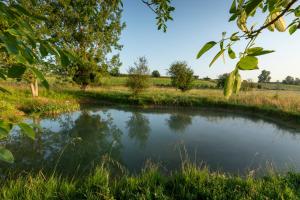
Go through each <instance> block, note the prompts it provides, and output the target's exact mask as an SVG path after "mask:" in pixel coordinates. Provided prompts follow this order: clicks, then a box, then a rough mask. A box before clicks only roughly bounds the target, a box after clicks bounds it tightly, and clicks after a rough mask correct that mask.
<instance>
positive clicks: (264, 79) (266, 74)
mask: <svg viewBox="0 0 300 200" xmlns="http://www.w3.org/2000/svg"><path fill="white" fill-rule="evenodd" d="M270 75H271V72H270V71H267V70H262V71H261V74H260V75H259V76H258V82H259V83H268V82H270V80H271V76H270Z"/></svg>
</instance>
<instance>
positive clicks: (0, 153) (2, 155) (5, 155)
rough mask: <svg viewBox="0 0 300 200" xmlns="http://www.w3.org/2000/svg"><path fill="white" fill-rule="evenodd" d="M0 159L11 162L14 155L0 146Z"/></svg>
mask: <svg viewBox="0 0 300 200" xmlns="http://www.w3.org/2000/svg"><path fill="white" fill-rule="evenodd" d="M0 160H2V161H4V162H7V163H10V164H12V163H14V156H13V155H12V153H11V152H10V151H9V150H7V149H5V148H4V147H0Z"/></svg>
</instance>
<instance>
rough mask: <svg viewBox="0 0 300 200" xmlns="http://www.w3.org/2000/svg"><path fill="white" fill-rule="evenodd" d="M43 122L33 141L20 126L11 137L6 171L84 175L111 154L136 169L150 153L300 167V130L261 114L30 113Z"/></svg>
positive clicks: (225, 166)
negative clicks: (41, 115)
mask: <svg viewBox="0 0 300 200" xmlns="http://www.w3.org/2000/svg"><path fill="white" fill-rule="evenodd" d="M28 121H29V122H30V123H34V124H36V125H39V126H40V127H41V129H36V132H37V136H36V140H35V141H32V140H30V139H28V138H26V137H23V136H22V134H20V131H19V130H18V129H15V130H14V133H13V134H12V137H11V138H10V139H9V140H8V141H7V144H6V146H7V148H9V149H10V150H11V151H12V152H13V154H14V155H15V159H16V161H15V163H14V164H13V165H6V164H4V165H3V164H2V166H1V170H6V169H10V170H13V171H15V172H21V171H25V172H26V171H39V170H41V169H43V170H44V171H45V172H49V173H52V172H53V171H54V170H55V171H56V173H59V174H62V175H75V174H78V175H82V174H85V173H87V172H89V171H90V170H92V169H93V168H94V167H95V166H96V165H97V164H99V163H101V160H102V159H103V156H104V155H109V156H110V158H111V159H113V160H114V161H117V162H118V163H120V164H121V165H122V166H123V167H125V168H126V169H127V170H129V171H130V172H139V171H140V170H141V169H142V168H143V167H144V166H145V163H146V162H147V161H148V160H151V162H154V163H158V164H159V165H160V167H161V169H162V170H163V171H166V172H168V171H170V170H174V169H178V168H180V166H181V163H182V160H184V159H186V158H187V157H188V158H189V159H190V160H191V161H192V162H195V163H197V164H199V165H200V164H202V165H203V164H205V165H207V166H208V167H209V168H210V169H211V170H220V171H224V172H229V173H239V174H243V173H246V172H247V171H249V170H258V171H260V170H264V169H265V168H266V166H269V164H270V163H272V165H273V166H274V167H275V168H276V169H277V170H279V171H285V170H290V169H292V170H295V171H300V131H299V129H295V128H294V129H293V128H290V127H289V128H287V127H284V126H282V125H279V124H276V123H274V122H268V121H265V120H263V119H259V118H258V117H255V116H247V115H237V114H232V113H231V114H229V113H226V112H224V111H223V112H220V111H213V110H192V109H184V110H183V109H182V110H172V109H163V110H142V109H116V108H96V109H95V108H93V109H87V110H83V111H79V112H74V113H69V114H63V115H60V116H58V117H56V118H43V119H33V120H28Z"/></svg>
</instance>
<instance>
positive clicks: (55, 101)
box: [0, 84, 300, 122]
mask: <svg viewBox="0 0 300 200" xmlns="http://www.w3.org/2000/svg"><path fill="white" fill-rule="evenodd" d="M6 88H7V89H9V90H10V91H12V95H7V94H0V103H1V104H0V108H1V110H0V118H7V117H9V118H17V117H16V116H19V115H22V114H23V115H24V114H32V113H39V114H42V115H49V114H57V113H60V112H67V111H73V110H77V109H79V108H80V105H82V104H90V103H103V102H109V103H113V104H118V105H120V104H122V105H123V104H127V105H128V104H129V105H140V106H193V107H214V108H226V109H235V110H246V111H250V112H254V113H261V114H263V115H266V116H270V117H273V116H275V117H281V118H283V119H287V120H293V121H296V122H300V92H297V91H277V90H276V91H275V90H255V91H242V92H240V94H239V95H234V96H232V97H231V99H229V100H226V99H225V98H224V96H223V92H222V90H216V89H193V90H191V91H188V92H185V93H182V92H180V91H178V90H176V89H173V88H165V87H163V88H162V87H151V88H149V89H147V90H146V91H145V92H143V93H142V94H139V95H137V96H133V95H132V93H131V92H130V91H129V90H128V88H126V87H124V86H113V87H90V88H89V89H88V90H87V91H85V92H84V91H81V90H80V89H79V88H78V87H75V86H72V85H68V84H66V85H61V86H56V87H55V86H54V87H52V88H51V89H50V90H49V91H47V90H44V89H41V92H40V97H38V98H32V97H31V94H30V91H29V90H28V89H27V88H26V87H25V86H24V85H22V84H21V85H10V86H6Z"/></svg>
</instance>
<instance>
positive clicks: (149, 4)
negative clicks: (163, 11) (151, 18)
mask: <svg viewBox="0 0 300 200" xmlns="http://www.w3.org/2000/svg"><path fill="white" fill-rule="evenodd" d="M141 1H142V3H144V4H145V5H146V6H148V7H149V8H150V10H152V11H153V12H154V13H155V14H157V13H156V11H155V10H154V9H153V8H152V5H153V3H149V2H148V1H145V0H141Z"/></svg>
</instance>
